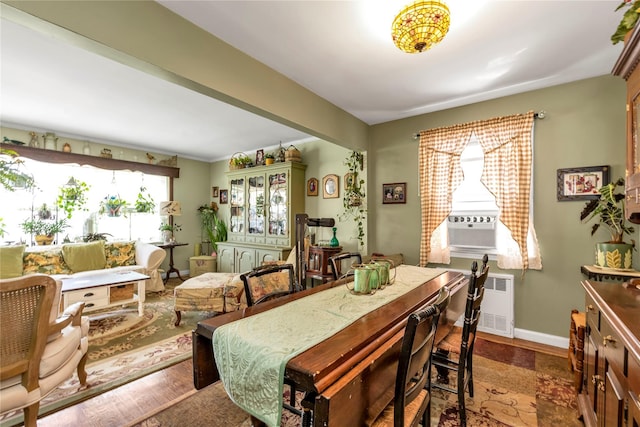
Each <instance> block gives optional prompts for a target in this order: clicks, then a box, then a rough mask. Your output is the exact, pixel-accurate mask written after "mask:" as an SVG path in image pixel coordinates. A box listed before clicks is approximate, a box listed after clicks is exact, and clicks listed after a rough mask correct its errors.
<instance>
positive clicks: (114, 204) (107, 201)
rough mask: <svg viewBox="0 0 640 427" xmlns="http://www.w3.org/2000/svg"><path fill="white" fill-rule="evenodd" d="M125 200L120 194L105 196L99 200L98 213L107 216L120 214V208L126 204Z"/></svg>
mask: <svg viewBox="0 0 640 427" xmlns="http://www.w3.org/2000/svg"><path fill="white" fill-rule="evenodd" d="M126 205H127V202H126V201H125V200H124V199H121V198H120V196H105V198H104V199H102V201H101V202H100V210H99V211H98V213H100V214H105V213H106V214H107V215H108V216H120V213H121V208H122V207H123V206H126Z"/></svg>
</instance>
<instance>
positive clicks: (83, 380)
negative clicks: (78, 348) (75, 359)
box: [77, 352, 89, 387]
mask: <svg viewBox="0 0 640 427" xmlns="http://www.w3.org/2000/svg"><path fill="white" fill-rule="evenodd" d="M88 357H89V352H86V353H85V354H84V356H82V359H80V363H78V369H77V373H78V380H79V381H80V387H84V386H86V385H87V371H86V370H85V365H86V364H87V359H88Z"/></svg>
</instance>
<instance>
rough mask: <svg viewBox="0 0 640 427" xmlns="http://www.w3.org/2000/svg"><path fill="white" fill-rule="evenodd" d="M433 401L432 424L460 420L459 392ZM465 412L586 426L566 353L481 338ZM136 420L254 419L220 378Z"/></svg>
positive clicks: (240, 424)
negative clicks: (559, 354) (233, 399)
mask: <svg viewBox="0 0 640 427" xmlns="http://www.w3.org/2000/svg"><path fill="white" fill-rule="evenodd" d="M454 379H455V378H454V377H451V379H450V380H451V381H453V380H454ZM285 396H287V392H286V391H285ZM300 398H301V396H298V399H300ZM211 402H216V404H215V405H212V404H211ZM431 405H432V407H431V425H432V426H438V427H454V426H459V425H460V419H459V416H458V404H457V396H456V395H454V394H452V393H447V392H443V391H440V390H434V392H433V399H432V404H431ZM466 412H467V425H468V426H474V427H475V426H478V427H505V426H512V427H521V426H539V427H546V426H563V427H565V426H566V427H573V426H576V427H579V426H582V423H581V422H580V421H578V419H577V417H578V411H577V404H576V399H575V394H574V391H573V387H572V377H571V374H570V372H569V371H568V370H567V361H566V359H564V358H561V357H557V356H550V355H547V354H543V353H538V352H534V351H531V350H525V349H521V348H517V347H513V346H509V345H504V344H496V343H493V342H490V341H485V340H482V339H480V338H479V339H478V340H477V341H476V353H475V356H474V397H473V398H470V397H468V394H467V398H466ZM132 425H133V426H136V427H170V426H176V425H188V426H212V427H249V426H250V425H251V424H250V420H249V416H248V414H246V413H245V412H243V411H242V410H241V409H240V408H238V407H237V406H236V405H235V404H234V403H233V402H231V400H230V399H229V398H228V396H227V395H226V392H225V391H224V388H223V387H222V385H221V383H220V382H217V383H215V384H212V385H211V386H209V387H207V388H205V389H203V390H200V391H198V392H195V393H192V394H188V395H186V396H185V397H184V398H182V399H179V400H178V401H176V402H172V403H171V404H170V405H167V406H166V407H165V408H162V409H161V410H160V411H159V412H156V413H154V414H149V415H148V416H146V417H144V419H142V420H137V421H136V422H134V423H132ZM298 425H300V419H299V418H298V417H297V416H295V415H293V414H292V413H290V412H288V411H283V418H282V426H283V427H294V426H298Z"/></svg>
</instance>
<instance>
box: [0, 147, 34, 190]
mask: <svg viewBox="0 0 640 427" xmlns="http://www.w3.org/2000/svg"><path fill="white" fill-rule="evenodd" d="M22 164H23V161H22V160H21V159H20V158H19V157H18V153H16V152H15V151H13V150H8V149H5V148H2V147H0V186H2V187H3V188H4V189H5V190H7V191H15V190H16V187H17V186H19V187H22V188H27V189H28V188H32V187H34V186H35V182H34V180H33V177H32V176H29V175H27V174H25V173H24V172H21V171H20V169H19V167H20V165H22Z"/></svg>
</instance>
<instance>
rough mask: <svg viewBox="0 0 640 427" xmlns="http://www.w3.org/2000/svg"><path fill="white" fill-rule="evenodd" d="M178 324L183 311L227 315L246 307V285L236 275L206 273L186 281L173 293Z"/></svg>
mask: <svg viewBox="0 0 640 427" xmlns="http://www.w3.org/2000/svg"><path fill="white" fill-rule="evenodd" d="M173 296H174V299H175V304H174V310H175V312H176V318H177V319H176V323H175V325H176V326H178V325H179V324H180V320H181V319H182V317H181V312H182V311H216V312H219V313H226V312H228V311H235V310H239V309H240V308H242V307H243V306H244V307H246V306H247V303H246V299H245V298H244V285H243V283H242V280H241V279H240V275H239V274H236V273H204V274H201V275H200V276H196V277H192V278H191V279H188V280H185V281H184V282H183V283H182V284H181V285H179V286H176V288H175V289H174V293H173Z"/></svg>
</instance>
